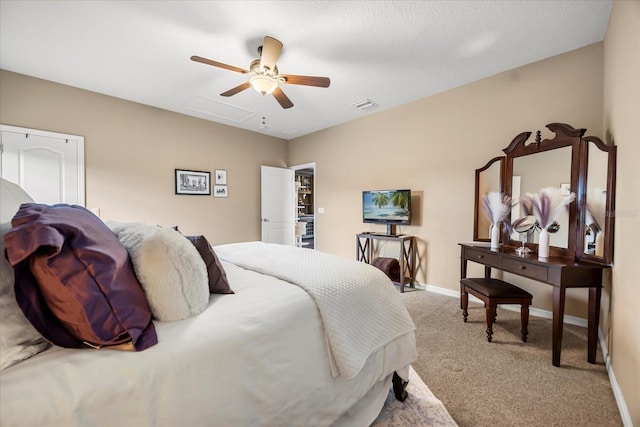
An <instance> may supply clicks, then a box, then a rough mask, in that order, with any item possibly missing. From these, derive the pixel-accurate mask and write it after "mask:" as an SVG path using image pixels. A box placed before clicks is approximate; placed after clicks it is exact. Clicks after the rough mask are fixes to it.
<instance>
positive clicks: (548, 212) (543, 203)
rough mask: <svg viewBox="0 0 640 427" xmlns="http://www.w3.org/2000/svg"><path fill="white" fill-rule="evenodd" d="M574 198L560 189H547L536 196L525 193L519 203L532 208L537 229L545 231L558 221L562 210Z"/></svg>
mask: <svg viewBox="0 0 640 427" xmlns="http://www.w3.org/2000/svg"><path fill="white" fill-rule="evenodd" d="M575 198H576V195H575V193H571V192H569V193H567V192H566V191H565V190H562V189H561V188H554V187H547V188H543V189H542V190H540V191H539V192H538V194H531V193H527V195H526V196H522V197H521V198H520V202H521V203H523V204H528V205H530V206H531V207H532V208H533V215H534V216H535V217H536V220H537V221H538V227H540V228H541V229H545V230H546V229H547V228H548V227H549V226H550V225H552V224H553V223H554V222H555V221H556V220H557V219H558V216H559V215H560V212H561V211H562V209H563V208H564V207H565V206H567V205H568V204H569V203H571V202H573V201H574V200H575Z"/></svg>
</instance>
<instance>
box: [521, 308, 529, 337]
mask: <svg viewBox="0 0 640 427" xmlns="http://www.w3.org/2000/svg"><path fill="white" fill-rule="evenodd" d="M520 322H521V323H522V330H521V331H520V333H521V334H522V342H527V335H529V330H528V329H527V325H528V324H529V304H525V303H524V302H523V303H522V305H521V306H520Z"/></svg>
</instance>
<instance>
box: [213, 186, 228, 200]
mask: <svg viewBox="0 0 640 427" xmlns="http://www.w3.org/2000/svg"><path fill="white" fill-rule="evenodd" d="M213 197H229V193H228V192H227V186H226V185H216V186H214V187H213Z"/></svg>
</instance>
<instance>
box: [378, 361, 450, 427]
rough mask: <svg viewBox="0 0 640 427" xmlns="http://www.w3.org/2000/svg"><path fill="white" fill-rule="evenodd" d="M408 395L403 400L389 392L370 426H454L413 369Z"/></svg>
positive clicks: (444, 409) (410, 374)
mask: <svg viewBox="0 0 640 427" xmlns="http://www.w3.org/2000/svg"><path fill="white" fill-rule="evenodd" d="M407 392H408V393H409V396H408V397H407V398H406V399H405V401H404V402H400V401H399V400H397V399H396V398H395V396H394V394H393V391H390V392H389V396H387V400H386V401H385V402H384V408H383V409H382V411H381V412H380V415H378V418H376V420H375V421H374V422H373V424H371V426H372V427H374V426H375V427H415V426H429V427H455V426H456V425H457V424H456V422H455V421H454V420H453V418H451V415H450V414H449V412H448V411H447V409H446V408H445V407H444V405H443V404H442V402H440V400H438V399H437V398H436V397H435V396H434V395H433V393H432V392H431V390H429V388H428V387H427V386H426V385H425V383H424V382H423V381H422V379H421V378H420V376H418V374H417V373H416V371H415V370H414V369H412V368H411V369H410V370H409V385H408V386H407Z"/></svg>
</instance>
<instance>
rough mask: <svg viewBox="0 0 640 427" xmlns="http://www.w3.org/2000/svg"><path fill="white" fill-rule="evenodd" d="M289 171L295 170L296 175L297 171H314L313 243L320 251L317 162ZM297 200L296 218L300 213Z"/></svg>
mask: <svg viewBox="0 0 640 427" xmlns="http://www.w3.org/2000/svg"><path fill="white" fill-rule="evenodd" d="M289 169H292V170H293V173H294V175H295V173H296V171H297V170H301V169H313V241H314V245H313V247H314V248H315V249H318V233H317V232H316V230H317V226H318V205H317V204H316V193H317V192H316V181H317V177H318V170H317V169H316V162H311V163H303V164H301V165H295V166H290V167H289ZM297 200H298V199H297V197H296V200H294V205H293V213H294V215H295V216H296V217H297V215H296V212H297V211H298V203H297Z"/></svg>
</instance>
